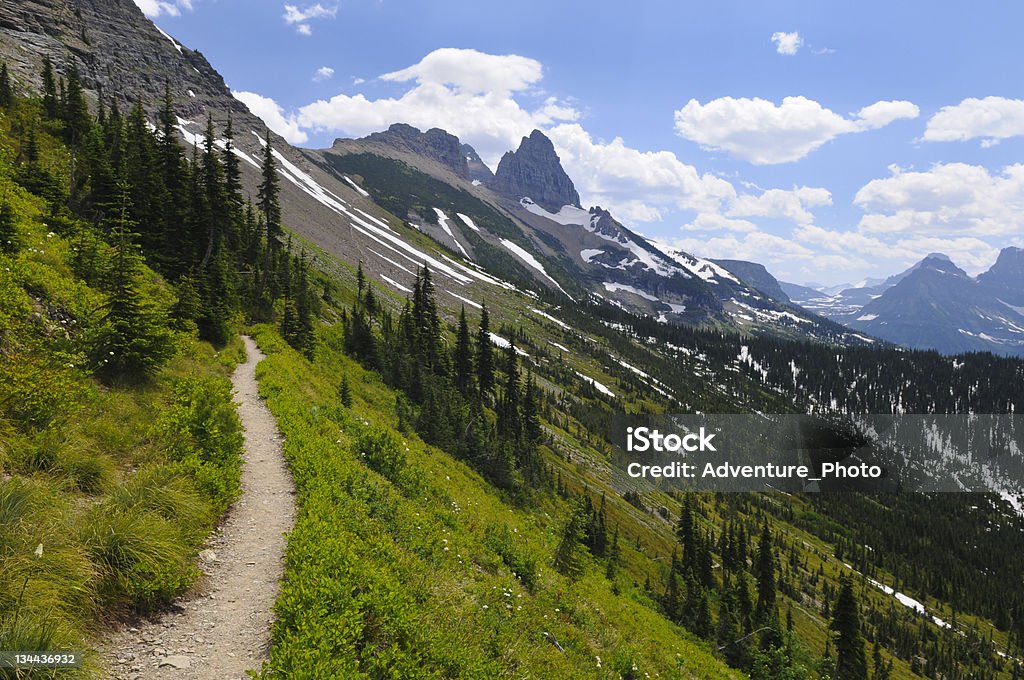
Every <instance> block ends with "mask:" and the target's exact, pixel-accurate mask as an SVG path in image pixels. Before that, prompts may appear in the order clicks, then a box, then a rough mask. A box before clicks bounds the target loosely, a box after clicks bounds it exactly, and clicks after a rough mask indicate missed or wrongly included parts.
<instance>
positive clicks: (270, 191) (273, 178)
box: [256, 129, 281, 250]
mask: <svg viewBox="0 0 1024 680" xmlns="http://www.w3.org/2000/svg"><path fill="white" fill-rule="evenodd" d="M260 173H261V175H262V177H263V180H262V181H261V182H260V186H259V191H258V193H257V203H256V204H257V205H258V206H259V209H260V212H261V213H262V214H263V224H264V226H265V227H266V230H267V248H268V249H269V250H276V249H277V247H278V245H279V242H278V239H279V238H280V236H281V204H280V202H279V198H278V194H279V193H280V189H279V185H278V179H277V162H276V161H275V160H274V150H273V148H272V147H271V145H270V130H269V129H268V130H267V131H266V134H265V139H264V143H263V164H262V166H261V168H260Z"/></svg>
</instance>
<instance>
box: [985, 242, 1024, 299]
mask: <svg viewBox="0 0 1024 680" xmlns="http://www.w3.org/2000/svg"><path fill="white" fill-rule="evenodd" d="M978 283H979V284H981V286H982V288H983V289H984V290H985V292H986V293H988V294H989V295H991V296H992V297H994V298H996V299H998V300H1002V301H1003V302H1004V303H1007V304H1010V305H1013V306H1015V307H1020V308H1024V249H1022V248H1003V250H1002V251H1000V253H999V259H997V260H996V263H995V264H994V265H992V268H991V269H989V270H988V271H987V272H985V273H984V274H982V275H981V276H979V277H978Z"/></svg>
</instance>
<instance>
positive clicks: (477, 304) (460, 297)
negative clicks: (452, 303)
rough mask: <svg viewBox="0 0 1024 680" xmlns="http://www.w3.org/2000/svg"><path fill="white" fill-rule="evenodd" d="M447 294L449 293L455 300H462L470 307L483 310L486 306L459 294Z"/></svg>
mask: <svg viewBox="0 0 1024 680" xmlns="http://www.w3.org/2000/svg"><path fill="white" fill-rule="evenodd" d="M445 292H446V293H448V294H449V295H451V296H452V297H453V298H458V299H459V300H462V301H463V302H465V303H466V304H467V305H469V306H470V307H476V308H477V309H483V308H484V306H483V305H482V304H480V303H479V302H473V301H472V300H470V299H469V298H468V297H462V296H461V295H459V294H458V293H453V292H451V291H450V290H446V291H445Z"/></svg>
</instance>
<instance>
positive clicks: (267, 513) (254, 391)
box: [101, 336, 295, 680]
mask: <svg viewBox="0 0 1024 680" xmlns="http://www.w3.org/2000/svg"><path fill="white" fill-rule="evenodd" d="M242 339H243V340H244V341H245V349H246V352H247V354H248V358H247V359H246V361H245V363H243V364H239V366H238V368H237V369H236V370H235V373H234V375H233V376H232V378H231V380H232V383H233V384H234V389H235V395H236V400H237V401H238V402H239V407H238V416H239V418H240V419H241V421H242V427H243V429H244V431H245V451H244V452H243V458H244V460H243V465H242V494H241V497H240V498H239V499H238V501H236V502H235V504H234V505H233V506H232V507H231V509H230V510H229V511H228V514H227V517H226V519H225V521H224V523H223V524H222V526H221V527H220V528H219V529H217V531H215V532H214V533H213V534H212V535H211V536H210V538H209V539H208V540H207V544H206V546H205V549H204V550H203V551H202V552H201V553H200V556H199V557H200V562H199V566H200V568H201V569H202V571H203V576H202V578H201V579H200V581H199V584H198V585H197V587H196V588H195V589H194V590H193V591H192V592H190V593H189V594H187V595H185V596H184V597H183V598H182V599H181V600H179V602H178V603H177V604H178V606H177V607H175V608H174V610H173V611H169V612H166V613H163V614H161V615H159V616H158V617H157V618H155V619H147V620H142V621H136V622H133V623H130V624H125V626H124V628H123V629H122V630H120V631H116V632H114V633H113V634H111V635H110V638H109V639H107V640H104V641H103V643H102V650H101V654H102V657H103V661H104V664H105V666H106V669H107V675H106V677H109V678H117V679H118V680H140V679H148V678H157V679H162V678H182V679H184V678H188V679H190V680H193V679H194V680H232V679H234V678H245V677H246V674H245V671H246V670H248V669H258V668H259V667H260V664H261V663H262V662H263V661H264V660H265V659H266V658H267V650H268V647H269V645H270V626H271V624H272V623H273V614H272V611H271V608H272V607H273V604H274V600H275V599H276V598H277V594H278V592H279V583H280V580H281V576H282V574H283V571H284V548H285V536H284V534H285V532H287V531H289V530H290V529H291V528H292V524H293V522H294V516H295V490H294V486H293V484H292V478H291V475H290V474H289V472H288V468H287V466H286V465H285V461H284V456H283V454H282V449H281V444H282V441H283V438H282V437H281V435H280V433H278V431H277V425H276V420H275V419H274V416H273V415H272V414H271V413H270V411H269V410H268V409H267V407H266V405H265V404H264V403H263V402H262V401H261V400H260V398H259V393H258V386H257V383H256V364H258V363H259V362H260V361H261V360H262V359H263V358H264V355H263V353H262V352H260V350H259V348H258V347H257V346H256V343H255V342H254V341H253V340H252V338H250V337H248V336H243V337H242Z"/></svg>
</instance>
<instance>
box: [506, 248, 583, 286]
mask: <svg viewBox="0 0 1024 680" xmlns="http://www.w3.org/2000/svg"><path fill="white" fill-rule="evenodd" d="M501 245H503V246H505V247H506V248H508V249H509V250H511V251H512V252H513V253H514V254H515V255H516V256H517V257H518V258H519V259H520V260H522V261H523V262H525V263H526V264H528V265H530V266H531V267H533V268H534V269H536V270H537V271H539V272H540V273H541V275H542V276H543V277H544V278H546V279H547V280H548V281H550V282H551V283H553V284H555V287H556V288H558V290H560V291H562V294H563V295H565V297H567V298H569V299H570V300H572V296H571V295H569V294H568V293H566V292H565V289H564V288H562V287H561V286H560V285H558V281H555V280H554V279H553V278H551V277H550V276H549V275H548V273H547V271H545V270H544V265H542V264H541V263H540V261H539V260H537V258H536V257H534V256H533V254H532V253H530V252H529V251H527V250H525V249H524V248H523V247H522V246H520V245H519V244H518V243H513V242H512V241H509V240H508V239H505V238H503V239H501Z"/></svg>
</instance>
